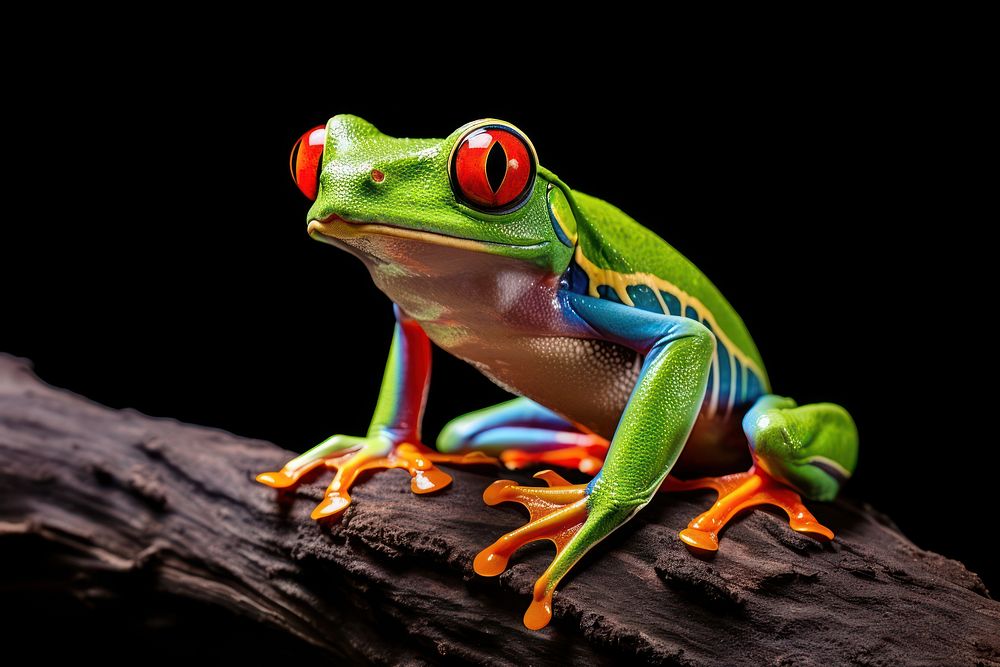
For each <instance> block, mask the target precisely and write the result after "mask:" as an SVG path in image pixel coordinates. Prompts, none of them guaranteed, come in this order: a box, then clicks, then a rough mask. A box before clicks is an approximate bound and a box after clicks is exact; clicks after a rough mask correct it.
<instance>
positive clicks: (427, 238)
mask: <svg viewBox="0 0 1000 667" xmlns="http://www.w3.org/2000/svg"><path fill="white" fill-rule="evenodd" d="M307 229H308V232H309V236H311V237H313V238H317V235H318V236H321V237H322V236H326V237H329V238H332V239H338V240H346V239H352V238H359V237H364V236H371V235H376V234H377V235H381V236H395V237H397V238H401V239H411V240H414V241H423V242H425V243H434V244H436V245H441V246H447V247H449V248H458V249H461V250H469V251H472V252H487V253H494V254H495V253H497V252H498V251H499V250H502V249H503V248H519V249H524V250H532V249H536V248H541V247H543V246H545V245H547V244H548V243H549V242H548V241H547V240H543V241H538V242H536V243H529V244H524V245H516V244H507V243H497V242H495V241H480V240H477V239H466V238H461V237H458V236H448V235H447V234H440V233H438V232H428V231H424V230H417V229H407V228H405V227H396V226H394V225H388V224H385V223H381V222H349V221H347V220H344V219H343V218H340V217H338V216H331V217H329V218H327V219H325V220H310V221H309V226H308V228H307ZM318 240H322V239H318Z"/></svg>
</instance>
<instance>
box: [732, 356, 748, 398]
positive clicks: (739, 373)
mask: <svg viewBox="0 0 1000 667" xmlns="http://www.w3.org/2000/svg"><path fill="white" fill-rule="evenodd" d="M734 361H735V362H736V377H734V378H733V381H734V382H736V403H737V404H739V403H743V402H744V401H746V400H747V399H746V397H745V396H744V395H743V392H745V391H746V387H744V386H743V364H741V363H740V360H739V359H735V360H734Z"/></svg>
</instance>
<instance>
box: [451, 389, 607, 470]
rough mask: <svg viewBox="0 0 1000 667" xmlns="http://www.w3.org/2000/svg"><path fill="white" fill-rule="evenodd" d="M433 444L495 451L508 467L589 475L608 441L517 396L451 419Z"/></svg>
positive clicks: (598, 464) (597, 466) (597, 465)
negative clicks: (535, 467)
mask: <svg viewBox="0 0 1000 667" xmlns="http://www.w3.org/2000/svg"><path fill="white" fill-rule="evenodd" d="M437 448H438V450H439V451H441V452H448V453H455V452H467V451H480V452H483V453H485V454H494V455H498V456H499V457H500V460H501V461H502V462H503V464H504V465H505V466H507V467H508V468H510V469H512V470H513V469H517V468H524V467H525V466H528V465H544V466H548V465H554V466H561V467H564V468H577V469H578V470H580V471H581V472H584V473H587V474H588V475H593V474H595V473H596V472H597V471H598V470H600V469H601V464H602V463H604V457H605V455H606V454H607V451H608V441H607V440H605V439H604V438H602V437H601V436H599V435H595V434H593V433H585V432H584V431H583V430H582V429H581V428H579V427H577V426H576V425H575V424H573V423H572V422H570V421H569V420H567V419H564V418H563V417H560V416H559V415H557V414H556V413H554V412H552V411H551V410H549V409H548V408H545V407H543V406H541V405H539V404H538V403H535V402H534V401H532V400H530V399H527V398H524V397H520V398H515V399H513V400H510V401H505V402H503V403H500V404H498V405H494V406H492V407H489V408H483V409H482V410H476V411H475V412H470V413H468V414H465V415H462V416H461V417H457V418H455V419H453V420H451V421H450V422H448V423H447V424H446V425H445V427H444V428H443V429H442V430H441V434H440V435H439V436H438V440H437Z"/></svg>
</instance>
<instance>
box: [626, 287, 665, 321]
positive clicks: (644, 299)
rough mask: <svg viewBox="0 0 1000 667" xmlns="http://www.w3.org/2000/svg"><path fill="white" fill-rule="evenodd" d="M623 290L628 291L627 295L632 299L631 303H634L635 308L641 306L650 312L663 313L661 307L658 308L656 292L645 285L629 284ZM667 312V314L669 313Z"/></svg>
mask: <svg viewBox="0 0 1000 667" xmlns="http://www.w3.org/2000/svg"><path fill="white" fill-rule="evenodd" d="M625 291H626V292H628V296H629V298H630V299H632V303H634V304H635V306H636V308H642V309H643V310H648V311H649V312H651V313H663V309H662V308H660V302H659V300H658V299H657V298H656V292H654V291H653V290H652V289H650V288H649V287H647V286H646V285H629V286H628V287H626V288H625ZM667 314H668V315H669V313H667Z"/></svg>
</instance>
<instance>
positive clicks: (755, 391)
mask: <svg viewBox="0 0 1000 667" xmlns="http://www.w3.org/2000/svg"><path fill="white" fill-rule="evenodd" d="M761 393H762V388H761V386H760V378H759V377H757V374H756V373H754V372H753V371H752V370H750V369H747V386H746V390H745V393H744V400H746V401H753V400H756V399H757V397H758V396H760V395H761Z"/></svg>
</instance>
